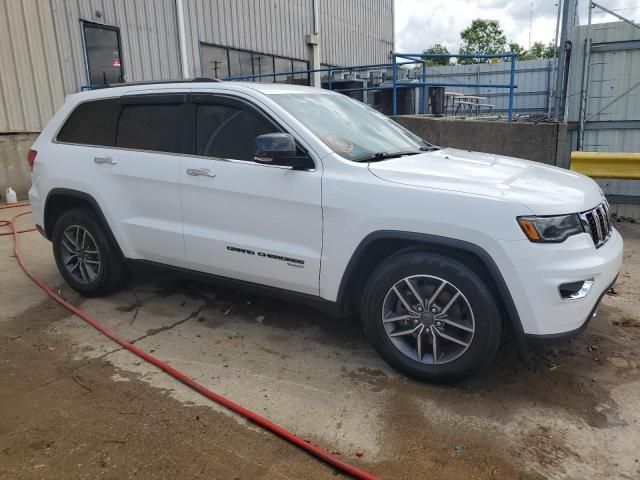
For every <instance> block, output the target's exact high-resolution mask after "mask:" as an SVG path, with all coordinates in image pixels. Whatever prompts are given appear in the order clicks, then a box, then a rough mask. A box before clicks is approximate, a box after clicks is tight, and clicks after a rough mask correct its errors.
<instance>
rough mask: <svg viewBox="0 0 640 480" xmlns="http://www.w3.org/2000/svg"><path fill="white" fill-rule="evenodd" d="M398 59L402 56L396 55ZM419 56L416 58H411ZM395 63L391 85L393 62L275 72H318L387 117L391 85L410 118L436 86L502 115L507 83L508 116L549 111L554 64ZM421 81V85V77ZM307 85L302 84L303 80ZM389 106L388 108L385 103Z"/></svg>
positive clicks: (326, 85) (325, 82) (265, 77)
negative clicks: (473, 98) (427, 88)
mask: <svg viewBox="0 0 640 480" xmlns="http://www.w3.org/2000/svg"><path fill="white" fill-rule="evenodd" d="M400 55H403V54H400ZM416 55H421V54H416ZM399 60H402V58H401V57H398V61H396V66H397V69H396V77H395V82H394V74H393V63H383V64H373V65H357V66H350V67H326V68H322V69H319V70H303V71H296V72H277V74H279V75H280V76H281V77H285V78H293V77H294V75H293V73H295V74H297V76H298V77H300V74H310V73H313V72H320V73H321V75H322V84H323V87H324V88H328V89H330V90H335V91H340V92H342V93H345V94H348V95H350V96H354V97H356V98H358V99H359V100H361V101H363V102H365V103H367V104H369V105H370V106H373V107H374V108H377V109H379V110H381V111H382V112H383V113H386V114H393V108H392V98H393V94H392V91H393V90H394V83H395V87H396V91H397V93H396V102H397V103H401V104H402V105H401V108H399V107H398V106H397V108H396V113H398V114H415V113H421V112H424V111H426V108H425V107H424V103H425V102H426V101H427V100H426V95H423V88H422V86H423V83H424V85H425V86H435V85H442V86H445V88H446V90H447V92H455V93H461V94H465V95H476V96H481V97H484V98H486V100H487V102H488V103H491V104H492V105H493V113H494V114H497V115H501V116H506V117H508V115H509V99H510V88H509V87H510V85H511V84H512V83H513V87H514V90H513V96H512V100H513V102H512V113H513V115H514V117H518V116H523V115H536V114H542V115H545V114H546V115H549V114H551V110H552V107H553V103H552V99H553V96H554V80H555V69H556V60H555V59H549V60H527V61H522V62H520V61H516V62H514V65H513V80H512V78H511V74H512V68H511V67H512V64H511V62H510V61H500V62H498V63H472V64H458V65H448V66H425V69H424V72H423V69H422V66H421V65H419V66H416V62H415V60H414V61H399ZM423 75H424V77H425V78H426V81H425V82H421V79H422V77H423ZM273 76H274V74H267V75H251V76H243V77H231V78H227V79H225V80H252V81H264V80H268V81H273V80H272V77H273ZM303 83H307V84H308V81H304V82H303ZM387 103H389V105H387Z"/></svg>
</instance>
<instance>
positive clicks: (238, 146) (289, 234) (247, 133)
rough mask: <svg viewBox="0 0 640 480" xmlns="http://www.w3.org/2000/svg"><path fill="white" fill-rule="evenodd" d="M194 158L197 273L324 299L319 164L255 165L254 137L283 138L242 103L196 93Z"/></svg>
mask: <svg viewBox="0 0 640 480" xmlns="http://www.w3.org/2000/svg"><path fill="white" fill-rule="evenodd" d="M192 103H193V105H194V110H195V112H194V113H195V116H196V129H195V131H196V136H195V148H196V155H194V156H191V157H185V158H184V160H183V162H182V166H181V168H180V178H181V183H182V204H183V212H184V233H185V248H186V253H187V260H188V262H189V263H190V264H191V268H193V269H195V270H199V271H204V272H208V273H213V274H216V275H221V276H225V277H231V278H235V279H240V280H245V281H249V282H255V283H259V284H263V285H269V286H273V287H278V288H283V289H287V290H294V291H297V292H303V293H308V294H314V295H317V294H318V290H319V288H318V287H319V274H320V254H321V248H322V210H321V190H320V187H321V176H322V172H321V169H320V165H319V162H315V163H314V162H313V161H312V160H310V162H311V163H310V168H309V169H306V170H292V169H290V168H288V167H285V166H281V165H274V164H268V165H266V164H261V163H257V162H255V161H254V152H255V138H256V136H257V135H260V134H264V133H273V132H281V131H283V130H284V129H283V128H282V127H281V126H280V125H278V123H277V122H275V121H274V120H273V119H272V118H271V117H270V116H269V115H268V114H267V113H266V112H265V110H263V109H261V108H258V107H256V106H255V105H252V104H251V103H248V102H247V101H244V100H242V99H239V98H235V97H229V96H220V95H212V94H198V95H196V94H194V95H192Z"/></svg>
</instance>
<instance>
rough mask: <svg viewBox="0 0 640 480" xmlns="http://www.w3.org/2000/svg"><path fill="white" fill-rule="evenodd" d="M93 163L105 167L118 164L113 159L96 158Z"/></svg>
mask: <svg viewBox="0 0 640 480" xmlns="http://www.w3.org/2000/svg"><path fill="white" fill-rule="evenodd" d="M93 161H94V162H96V163H97V164H98V165H103V164H108V165H115V164H116V163H118V162H116V161H115V160H114V159H113V158H111V157H95V158H94V159H93Z"/></svg>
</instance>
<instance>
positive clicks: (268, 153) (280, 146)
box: [254, 133, 312, 169]
mask: <svg viewBox="0 0 640 480" xmlns="http://www.w3.org/2000/svg"><path fill="white" fill-rule="evenodd" d="M254 160H255V161H256V162H260V163H273V164H277V165H284V166H289V167H292V168H294V169H302V168H308V167H309V165H310V164H311V163H312V162H311V159H310V158H309V157H307V156H306V155H302V156H301V155H298V148H297V147H296V141H295V140H294V138H293V135H291V134H290V133H265V134H264V135H258V136H257V137H256V154H255V156H254Z"/></svg>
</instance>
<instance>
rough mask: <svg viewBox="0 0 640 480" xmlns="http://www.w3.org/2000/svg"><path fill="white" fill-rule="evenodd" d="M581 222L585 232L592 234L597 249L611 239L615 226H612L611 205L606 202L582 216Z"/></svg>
mask: <svg viewBox="0 0 640 480" xmlns="http://www.w3.org/2000/svg"><path fill="white" fill-rule="evenodd" d="M580 220H582V224H583V225H584V227H585V230H586V231H587V232H588V233H590V234H591V238H592V239H593V243H594V245H595V246H596V248H599V247H601V246H602V245H604V243H605V242H606V241H607V240H609V237H611V232H612V231H613V226H612V224H611V211H610V209H609V203H608V202H607V201H606V200H605V201H604V202H602V203H601V204H600V205H598V206H597V207H596V208H594V209H592V210H587V211H586V212H582V213H581V214H580Z"/></svg>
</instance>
